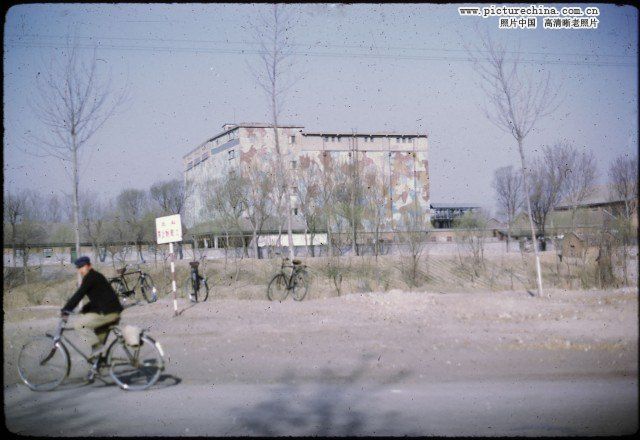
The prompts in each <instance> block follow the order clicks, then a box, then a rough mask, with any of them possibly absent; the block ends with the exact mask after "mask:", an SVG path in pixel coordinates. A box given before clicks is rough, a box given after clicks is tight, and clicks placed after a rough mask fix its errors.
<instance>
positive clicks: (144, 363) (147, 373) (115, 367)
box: [107, 335, 164, 391]
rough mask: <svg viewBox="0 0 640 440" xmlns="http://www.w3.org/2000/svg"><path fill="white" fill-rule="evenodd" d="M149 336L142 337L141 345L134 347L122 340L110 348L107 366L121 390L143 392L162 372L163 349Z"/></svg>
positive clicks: (116, 341) (115, 342) (118, 340)
mask: <svg viewBox="0 0 640 440" xmlns="http://www.w3.org/2000/svg"><path fill="white" fill-rule="evenodd" d="M158 346H159V344H157V343H156V342H155V341H154V340H153V339H151V338H150V337H148V336H144V335H143V336H141V337H140V345H138V346H137V347H132V346H129V345H126V344H125V343H124V341H122V340H121V339H117V340H115V341H114V342H113V343H112V344H111V346H110V347H109V352H108V354H107V365H109V374H110V375H111V377H112V378H113V380H114V381H115V382H116V383H117V384H118V386H119V387H120V388H122V389H123V390H127V391H141V390H146V389H147V388H149V387H150V386H153V384H155V383H156V382H157V381H158V379H159V378H160V374H161V373H162V370H164V359H163V357H162V352H161V348H159V347H158Z"/></svg>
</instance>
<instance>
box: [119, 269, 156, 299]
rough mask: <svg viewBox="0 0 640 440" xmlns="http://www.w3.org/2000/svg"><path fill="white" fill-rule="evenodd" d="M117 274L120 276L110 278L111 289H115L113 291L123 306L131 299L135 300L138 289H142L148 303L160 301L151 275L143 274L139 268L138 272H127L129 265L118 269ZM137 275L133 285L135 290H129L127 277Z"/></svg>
mask: <svg viewBox="0 0 640 440" xmlns="http://www.w3.org/2000/svg"><path fill="white" fill-rule="evenodd" d="M116 273H117V274H118V276H116V277H113V278H110V279H109V283H110V284H111V287H113V290H114V291H115V292H116V293H117V294H118V296H119V297H120V299H121V301H122V303H123V304H126V303H127V301H128V300H130V299H135V296H136V289H137V288H138V287H140V292H141V293H142V297H143V298H144V299H145V301H147V302H148V303H152V302H155V301H156V300H157V299H158V290H157V289H156V286H155V284H154V283H153V280H152V279H151V275H149V274H148V273H145V272H143V271H142V270H141V269H140V267H139V266H138V269H137V270H134V271H131V272H127V265H126V264H125V265H124V267H123V268H122V269H117V270H116ZM136 274H137V275H138V277H137V278H136V280H135V284H134V285H133V288H129V284H128V283H127V278H126V276H127V275H136Z"/></svg>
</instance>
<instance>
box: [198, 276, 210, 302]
mask: <svg viewBox="0 0 640 440" xmlns="http://www.w3.org/2000/svg"><path fill="white" fill-rule="evenodd" d="M207 298H209V284H208V283H207V280H206V278H200V288H199V289H198V298H197V300H198V301H200V302H205V301H206V300H207Z"/></svg>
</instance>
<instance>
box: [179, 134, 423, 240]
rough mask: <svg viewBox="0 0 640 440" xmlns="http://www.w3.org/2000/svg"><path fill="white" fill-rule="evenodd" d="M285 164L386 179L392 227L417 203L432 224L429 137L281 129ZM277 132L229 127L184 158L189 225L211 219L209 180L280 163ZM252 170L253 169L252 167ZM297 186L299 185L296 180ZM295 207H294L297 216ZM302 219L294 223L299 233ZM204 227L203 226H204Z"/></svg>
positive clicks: (300, 168) (386, 206)
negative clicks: (350, 167)
mask: <svg viewBox="0 0 640 440" xmlns="http://www.w3.org/2000/svg"><path fill="white" fill-rule="evenodd" d="M278 139H279V145H280V148H281V152H282V156H283V161H284V164H285V166H286V167H287V168H288V169H289V170H296V169H297V170H306V169H309V168H311V167H315V166H317V167H319V168H316V169H323V164H325V163H327V161H331V162H332V163H334V164H338V165H340V164H348V163H357V164H359V165H360V166H361V169H362V172H363V173H368V172H369V171H371V172H373V173H375V174H376V175H377V176H381V177H382V178H383V181H384V185H385V191H384V194H385V199H386V203H384V205H385V209H386V212H387V213H388V220H389V222H388V226H392V223H393V221H397V220H398V219H399V218H400V217H401V214H402V212H403V211H404V210H407V209H409V208H410V207H411V206H413V204H414V203H418V204H419V206H421V207H422V208H424V212H425V220H426V221H427V222H428V221H429V165H428V157H427V149H428V148H427V135H426V134H417V133H412V134H409V133H392V132H383V133H378V132H376V133H368V132H366V133H363V132H357V133H356V132H338V131H313V132H306V131H304V127H302V126H299V125H286V124H283V125H281V126H279V127H278ZM276 157H277V156H276V150H275V137H274V130H273V128H272V126H270V125H269V124H262V123H239V124H225V125H224V126H223V130H222V132H220V133H218V134H217V135H215V136H213V137H211V138H210V139H208V140H207V141H205V142H203V143H202V144H200V145H199V146H198V147H196V148H195V149H193V150H192V151H191V152H189V153H188V154H186V155H185V156H184V158H183V165H184V179H185V182H186V183H191V184H193V185H194V189H195V193H194V196H193V197H191V198H190V199H189V202H188V203H187V206H186V207H185V215H184V222H185V225H187V226H188V227H192V226H196V225H203V224H206V223H207V222H208V221H209V220H210V215H209V213H207V212H206V210H205V209H203V208H204V205H205V196H206V191H210V190H211V189H207V182H208V181H210V180H211V179H212V178H216V177H221V176H223V175H224V174H225V173H226V172H227V171H228V170H229V169H231V168H232V167H233V168H235V169H242V165H250V164H255V165H256V166H263V167H264V166H266V165H267V164H269V163H271V164H272V163H273V161H274V160H275V159H276ZM251 166H253V165H251ZM291 184H292V186H295V185H296V183H295V182H291ZM295 210H296V207H295V206H294V213H295ZM300 220H301V219H297V220H296V219H294V223H295V225H294V226H297V227H298V228H299V229H298V232H302V230H303V229H304V224H303V222H301V221H300ZM200 229H201V228H200Z"/></svg>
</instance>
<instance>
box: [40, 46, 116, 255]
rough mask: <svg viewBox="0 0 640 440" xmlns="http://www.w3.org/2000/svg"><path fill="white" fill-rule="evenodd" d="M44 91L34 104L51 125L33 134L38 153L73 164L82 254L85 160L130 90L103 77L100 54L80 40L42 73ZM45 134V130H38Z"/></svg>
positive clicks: (43, 120) (77, 232)
mask: <svg viewBox="0 0 640 440" xmlns="http://www.w3.org/2000/svg"><path fill="white" fill-rule="evenodd" d="M37 86H38V93H37V94H36V96H35V97H34V102H33V103H32V105H31V107H32V109H33V112H34V113H35V115H36V116H37V117H38V119H39V120H40V122H41V123H42V124H43V125H44V127H45V128H46V130H43V131H42V133H43V134H42V135H40V134H37V135H36V134H33V133H32V132H31V133H29V135H28V138H29V140H30V141H32V143H33V145H35V146H37V148H38V151H37V152H35V153H33V152H32V154H36V155H38V154H39V155H42V156H47V157H54V158H56V159H59V160H60V161H62V163H63V164H64V166H65V170H66V169H67V167H70V168H71V175H70V176H69V177H70V178H71V181H72V196H73V224H74V232H75V241H76V244H75V246H76V254H77V255H80V204H79V189H80V168H81V166H80V163H81V160H82V159H83V157H82V153H83V152H84V151H85V150H87V147H88V145H89V141H90V140H91V138H92V137H93V135H94V134H95V133H96V132H97V131H98V130H99V129H100V128H101V127H102V126H103V125H104V123H105V122H106V121H107V120H108V119H109V118H110V117H111V116H112V115H113V114H114V112H115V110H116V109H117V108H118V107H119V106H120V105H121V104H122V103H123V102H124V99H125V91H124V90H123V91H122V93H120V94H119V95H117V96H116V95H114V94H113V88H112V86H111V81H110V79H109V78H107V79H106V80H103V81H101V80H100V77H99V75H98V63H97V58H96V53H95V51H94V53H93V56H92V57H91V58H90V59H88V60H83V59H81V57H80V56H79V55H78V49H77V47H76V46H75V45H74V46H72V47H70V48H69V51H68V52H67V55H66V57H64V58H61V59H58V60H53V61H52V63H51V66H50V67H49V68H47V69H44V70H43V71H42V72H41V74H40V75H39V81H38V83H37ZM38 133H41V132H38Z"/></svg>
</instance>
